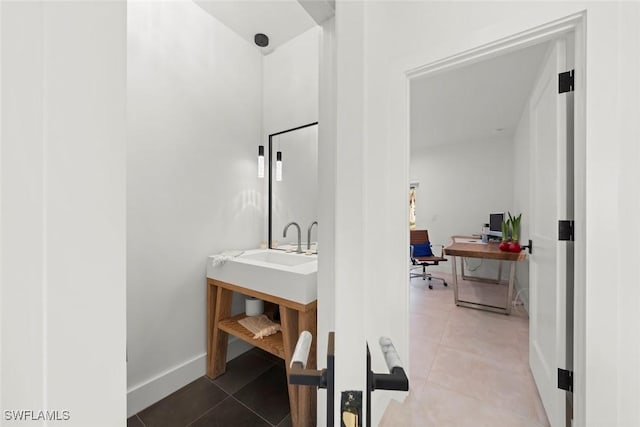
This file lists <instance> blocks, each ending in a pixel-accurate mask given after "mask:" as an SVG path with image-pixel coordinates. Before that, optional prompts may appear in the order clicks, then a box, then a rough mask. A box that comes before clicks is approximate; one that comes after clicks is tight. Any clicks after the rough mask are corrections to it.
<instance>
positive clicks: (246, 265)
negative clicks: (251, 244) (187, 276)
mask: <svg viewBox="0 0 640 427" xmlns="http://www.w3.org/2000/svg"><path fill="white" fill-rule="evenodd" d="M214 259H215V256H210V257H209V260H208V262H207V277H208V278H210V279H216V280H220V281H222V282H226V283H230V284H233V285H237V286H242V287H244V288H248V289H251V290H254V291H258V292H262V293H265V294H269V295H273V296H277V297H280V298H284V299H287V300H290V301H294V302H298V303H300V304H309V303H310V302H313V301H314V300H316V299H317V298H318V289H317V272H318V258H317V255H305V254H297V253H287V252H283V251H277V250H269V249H253V250H250V251H245V252H244V253H243V254H242V255H239V256H236V257H231V258H229V259H227V260H226V261H225V262H224V263H219V264H217V265H214V263H213V261H214Z"/></svg>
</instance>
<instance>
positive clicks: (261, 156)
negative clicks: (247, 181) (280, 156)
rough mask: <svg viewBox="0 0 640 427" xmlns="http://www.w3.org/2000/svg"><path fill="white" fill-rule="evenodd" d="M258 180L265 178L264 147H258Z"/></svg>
mask: <svg viewBox="0 0 640 427" xmlns="http://www.w3.org/2000/svg"><path fill="white" fill-rule="evenodd" d="M258 178H264V145H258Z"/></svg>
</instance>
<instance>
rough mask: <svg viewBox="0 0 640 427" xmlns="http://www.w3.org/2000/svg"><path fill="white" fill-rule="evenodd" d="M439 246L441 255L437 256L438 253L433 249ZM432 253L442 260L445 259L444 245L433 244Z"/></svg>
mask: <svg viewBox="0 0 640 427" xmlns="http://www.w3.org/2000/svg"><path fill="white" fill-rule="evenodd" d="M436 246H438V247H439V248H440V255H438V254H436V251H434V250H433V249H434V248H435V247H436ZM431 252H432V253H433V254H434V255H436V256H439V257H440V258H444V245H440V244H432V245H431Z"/></svg>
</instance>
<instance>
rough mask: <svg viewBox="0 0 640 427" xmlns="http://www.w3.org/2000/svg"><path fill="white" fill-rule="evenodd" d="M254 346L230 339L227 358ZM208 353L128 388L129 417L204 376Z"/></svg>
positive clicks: (232, 357)
mask: <svg viewBox="0 0 640 427" xmlns="http://www.w3.org/2000/svg"><path fill="white" fill-rule="evenodd" d="M251 348H252V346H251V345H250V344H248V343H246V342H244V341H242V340H239V339H233V338H232V339H229V346H228V349H227V360H231V359H234V358H236V357H238V356H239V355H241V354H242V353H244V352H245V351H248V350H250V349H251ZM206 356H207V355H206V353H205V354H201V355H199V356H196V357H194V358H193V359H191V360H188V361H186V362H184V363H182V364H180V365H178V366H175V367H174V368H172V369H169V370H167V371H165V372H163V373H161V374H159V375H157V376H155V377H154V378H151V379H149V380H148V381H145V382H143V383H140V384H137V385H135V386H133V387H131V388H129V389H128V390H127V418H129V417H130V416H132V415H134V414H137V413H138V412H140V411H142V410H143V409H145V408H147V407H149V406H151V405H153V404H154V403H156V402H157V401H159V400H160V399H162V398H164V397H167V396H168V395H170V394H171V393H173V392H174V391H176V390H178V389H179V388H181V387H184V386H185V385H187V384H189V383H190V382H191V381H194V380H196V379H197V378H200V377H201V376H203V375H204V374H205V372H206V366H207V360H206Z"/></svg>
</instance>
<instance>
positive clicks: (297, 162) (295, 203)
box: [268, 122, 318, 252]
mask: <svg viewBox="0 0 640 427" xmlns="http://www.w3.org/2000/svg"><path fill="white" fill-rule="evenodd" d="M278 163H280V164H278ZM317 200H318V122H314V123H309V124H306V125H302V126H298V127H296V128H293V129H287V130H284V131H281V132H277V133H273V134H271V135H269V240H268V241H269V248H270V249H283V250H286V249H293V250H295V248H296V247H297V244H298V230H297V229H296V227H294V226H292V227H290V228H289V230H288V231H287V237H286V238H284V237H283V231H284V227H285V226H286V225H287V224H289V223H290V222H295V223H297V224H298V225H299V226H300V240H301V242H302V250H307V247H308V245H307V241H309V242H310V245H309V247H310V248H311V250H312V251H313V252H317V233H318V227H317V226H315V225H314V226H313V227H311V224H313V223H314V222H315V221H317V219H318V205H317ZM309 230H311V236H310V239H309V236H308V234H309Z"/></svg>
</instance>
